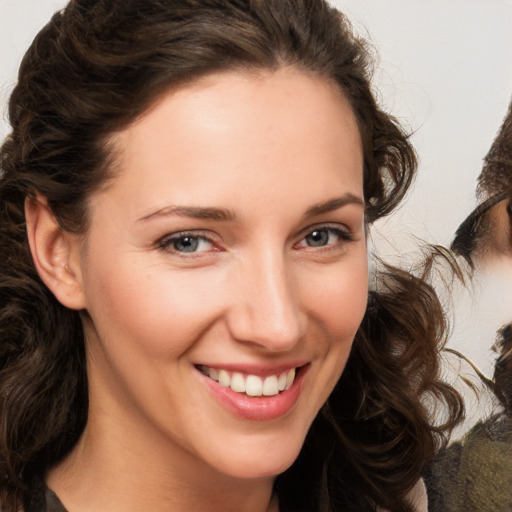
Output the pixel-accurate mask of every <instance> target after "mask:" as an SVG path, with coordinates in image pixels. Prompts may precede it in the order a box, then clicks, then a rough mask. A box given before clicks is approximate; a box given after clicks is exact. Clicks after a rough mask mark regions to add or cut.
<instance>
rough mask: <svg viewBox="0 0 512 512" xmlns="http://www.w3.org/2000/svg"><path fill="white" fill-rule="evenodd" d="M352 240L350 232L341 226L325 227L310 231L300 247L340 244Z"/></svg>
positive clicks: (300, 243)
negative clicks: (340, 227)
mask: <svg viewBox="0 0 512 512" xmlns="http://www.w3.org/2000/svg"><path fill="white" fill-rule="evenodd" d="M349 240H351V237H350V234H349V233H347V232H346V231H343V230H342V229H339V228H331V227H324V228H318V229H314V230H313V231H310V232H309V233H308V234H307V235H306V236H305V237H304V238H303V239H302V240H301V241H300V242H299V244H298V245H299V247H326V246H328V245H339V244H340V243H341V242H342V241H349Z"/></svg>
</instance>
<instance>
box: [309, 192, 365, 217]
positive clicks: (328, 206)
mask: <svg viewBox="0 0 512 512" xmlns="http://www.w3.org/2000/svg"><path fill="white" fill-rule="evenodd" d="M349 204H354V205H356V206H361V207H362V208H365V204H364V201H363V199H362V198H360V197H359V196H356V195H354V194H350V193H347V194H344V195H342V196H341V197H335V198H334V199H329V200H328V201H323V202H321V203H318V204H315V205H314V206H312V207H311V208H310V209H309V210H308V211H307V212H306V213H305V215H304V217H306V218H307V217H315V216H316V215H322V214H323V213H329V212H332V211H333V210H337V209H338V208H341V207H342V206H346V205H349Z"/></svg>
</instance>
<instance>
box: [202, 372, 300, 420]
mask: <svg viewBox="0 0 512 512" xmlns="http://www.w3.org/2000/svg"><path fill="white" fill-rule="evenodd" d="M308 369H309V365H307V366H304V367H302V368H301V369H300V371H298V373H297V375H296V377H295V379H294V381H293V384H292V385H291V386H290V387H289V389H287V390H286V391H282V392H281V393H279V394H278V395H274V396H258V397H252V396H247V395H246V394H245V393H237V392H236V391H233V390H232V389H231V388H225V387H223V386H221V385H220V384H219V383H218V382H216V381H214V380H213V379H210V378H209V377H207V376H206V375H204V374H203V373H200V372H199V373H200V375H201V376H202V377H203V378H204V380H205V382H206V385H207V386H208V389H209V391H210V392H211V393H212V394H213V396H214V397H215V398H216V399H217V400H218V401H219V402H220V404H221V405H222V406H223V407H224V408H225V409H227V410H228V411H229V412H230V413H232V414H234V415H235V416H238V417H240V418H244V419H246V420H252V421H269V420H274V419H277V418H280V417H281V416H284V415H285V414H287V413H288V412H290V411H291V410H292V409H293V408H294V407H295V405H296V404H297V402H298V400H299V396H300V393H301V391H302V385H303V383H304V378H305V375H306V373H307V370H308Z"/></svg>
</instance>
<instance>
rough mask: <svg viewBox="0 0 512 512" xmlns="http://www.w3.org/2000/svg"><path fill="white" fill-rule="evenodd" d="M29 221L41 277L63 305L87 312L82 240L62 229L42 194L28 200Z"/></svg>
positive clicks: (35, 262) (33, 254)
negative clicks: (83, 279) (81, 252)
mask: <svg viewBox="0 0 512 512" xmlns="http://www.w3.org/2000/svg"><path fill="white" fill-rule="evenodd" d="M25 219H26V224H27V235H28V241H29V244H30V250H31V252H32V259H33V260H34V264H35V267H36V270H37V272H38V274H39V277H40V278H41V279H42V281H43V282H44V283H45V284H46V286H47V287H48V288H49V289H50V291H51V292H52V293H53V294H54V295H55V297H56V298H57V300H58V301H59V302H60V303H61V304H63V305H64V306H66V307H68V308H70V309H78V310H79V309H84V308H85V296H84V293H83V282H82V266H81V260H80V240H79V237H78V236H76V235H73V234H71V233H68V232H66V231H64V230H63V229H61V227H60V226H59V223H58V222H57V220H56V218H55V216H54V215H53V213H52V211H51V209H50V207H49V206H48V202H47V200H46V198H45V197H43V196H41V195H40V194H38V193H36V196H35V197H27V198H26V199H25Z"/></svg>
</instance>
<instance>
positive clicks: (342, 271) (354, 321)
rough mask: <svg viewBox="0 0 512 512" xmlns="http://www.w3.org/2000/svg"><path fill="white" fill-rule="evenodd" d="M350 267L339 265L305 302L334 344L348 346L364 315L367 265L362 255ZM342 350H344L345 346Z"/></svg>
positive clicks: (366, 297) (324, 277)
mask: <svg viewBox="0 0 512 512" xmlns="http://www.w3.org/2000/svg"><path fill="white" fill-rule="evenodd" d="M350 263H351V264H350V265H348V264H347V265H342V264H340V266H339V268H338V269H336V268H335V269H331V270H330V272H329V273H328V274H326V275H324V276H322V279H321V280H320V281H319V282H318V281H317V284H318V285H317V286H315V287H314V288H313V289H312V290H311V292H310V294H309V295H310V297H309V302H310V304H311V305H312V306H311V307H312V308H314V309H313V311H314V313H313V314H314V317H316V318H317V319H318V320H319V321H321V324H322V325H323V326H324V328H325V329H327V330H328V332H329V335H330V337H332V339H335V340H339V341H338V342H337V343H338V344H343V345H346V343H347V342H348V341H350V343H351V342H352V338H353V337H354V336H355V333H356V332H357V330H358V328H359V325H360V324H361V321H362V319H363V316H364V313H365V311H366V304H367V299H368V265H367V260H366V253H364V254H363V255H362V257H361V258H359V259H354V260H353V261H352V262H350ZM345 350H347V348H346V346H345Z"/></svg>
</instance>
